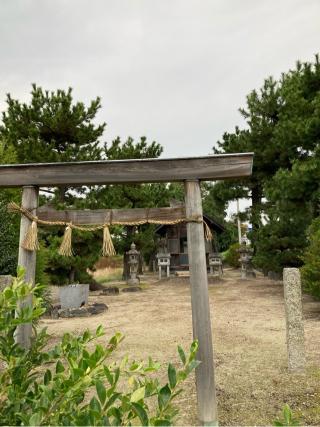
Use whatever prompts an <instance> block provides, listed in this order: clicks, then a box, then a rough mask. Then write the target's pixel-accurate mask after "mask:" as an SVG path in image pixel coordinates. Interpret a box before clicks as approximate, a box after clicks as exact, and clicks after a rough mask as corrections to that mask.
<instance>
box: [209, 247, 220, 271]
mask: <svg viewBox="0 0 320 427" xmlns="http://www.w3.org/2000/svg"><path fill="white" fill-rule="evenodd" d="M209 267H210V274H214V273H215V272H217V273H218V275H219V277H222V274H223V268H222V259H221V256H220V254H219V253H217V252H213V253H211V254H209Z"/></svg>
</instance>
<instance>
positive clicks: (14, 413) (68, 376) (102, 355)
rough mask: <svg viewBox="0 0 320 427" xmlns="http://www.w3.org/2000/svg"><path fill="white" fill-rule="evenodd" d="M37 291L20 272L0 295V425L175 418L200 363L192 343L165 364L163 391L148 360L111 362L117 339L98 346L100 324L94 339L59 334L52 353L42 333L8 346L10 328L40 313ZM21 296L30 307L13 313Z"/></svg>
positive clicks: (156, 367)
mask: <svg viewBox="0 0 320 427" xmlns="http://www.w3.org/2000/svg"><path fill="white" fill-rule="evenodd" d="M40 288H41V287H40V286H36V287H34V288H32V286H31V285H28V284H26V283H24V281H23V271H22V270H19V272H18V277H17V278H15V279H14V281H13V283H12V285H10V286H8V287H7V288H5V289H4V291H3V292H1V293H0V359H1V360H2V362H3V364H4V368H3V369H2V370H1V371H0V385H1V387H0V420H1V425H79V426H81V425H82V426H85V425H95V426H101V425H103V426H109V425H132V424H134V425H154V426H157V425H172V422H173V420H174V418H175V417H176V415H177V413H178V411H177V409H176V407H175V406H174V405H173V400H174V399H175V397H176V396H178V394H179V393H180V392H181V388H180V386H181V383H182V382H183V381H184V380H185V379H186V378H187V376H188V375H189V374H190V372H191V371H192V370H193V369H194V368H195V367H196V366H198V364H199V362H198V361H196V359H195V354H196V352H197V348H198V345H197V342H194V343H192V345H191V348H190V353H189V354H188V355H186V354H185V353H184V351H183V350H182V348H181V347H178V351H179V356H180V359H181V362H182V364H181V365H182V366H181V367H180V368H179V369H176V368H175V367H174V366H173V365H172V364H169V365H168V369H167V371H168V381H167V382H166V383H165V384H162V385H161V384H160V381H159V380H158V379H157V378H156V377H155V373H156V372H158V371H159V368H160V365H159V364H158V363H156V362H154V361H153V360H152V359H151V358H149V360H148V362H147V363H144V362H141V361H139V362H136V361H129V359H128V358H127V357H126V358H124V359H123V360H122V361H121V363H115V362H113V361H112V360H110V357H111V356H112V354H113V352H114V351H115V350H116V348H117V346H118V345H119V343H120V342H121V341H122V339H123V337H122V336H121V334H119V333H117V334H115V335H114V336H113V337H112V338H111V339H110V340H109V341H108V342H107V343H106V345H101V344H97V343H96V340H97V339H98V338H99V340H101V338H102V337H103V336H104V332H103V329H102V327H101V326H99V327H98V328H97V330H96V331H95V333H90V332H89V331H88V330H87V331H85V332H84V333H83V334H82V335H80V336H74V335H72V334H64V336H63V338H62V340H61V342H60V343H58V344H57V345H55V346H54V347H53V348H51V349H48V335H47V334H46V331H45V330H42V331H40V332H39V333H37V334H36V335H35V336H34V337H33V340H32V345H31V348H30V349H29V350H25V349H22V348H21V347H20V346H19V345H17V344H15V340H14V333H15V329H16V327H17V326H18V325H19V324H22V323H28V322H34V321H36V320H37V319H38V318H39V317H40V316H41V314H43V312H44V309H43V307H42V300H41V298H39V297H36V294H37V293H39V292H40ZM40 293H41V292H40ZM26 297H28V298H31V299H32V302H33V305H32V307H26V308H23V309H20V308H19V301H21V299H24V298H26ZM150 403H151V405H150ZM151 408H153V409H151Z"/></svg>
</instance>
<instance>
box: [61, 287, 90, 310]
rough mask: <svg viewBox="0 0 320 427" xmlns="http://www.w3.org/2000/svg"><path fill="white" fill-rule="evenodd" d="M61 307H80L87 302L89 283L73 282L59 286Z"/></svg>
mask: <svg viewBox="0 0 320 427" xmlns="http://www.w3.org/2000/svg"><path fill="white" fill-rule="evenodd" d="M59 297H60V305H61V308H62V309H68V308H80V307H83V306H85V305H87V304H88V297H89V285H83V284H74V285H66V286H61V287H60V288H59Z"/></svg>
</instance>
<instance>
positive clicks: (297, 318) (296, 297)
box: [283, 268, 306, 371]
mask: <svg viewBox="0 0 320 427" xmlns="http://www.w3.org/2000/svg"><path fill="white" fill-rule="evenodd" d="M283 290H284V305H285V311H286V326H287V349H288V368H289V370H290V371H302V370H304V368H305V364H306V356H305V346H304V328H303V317H302V303H301V279H300V271H299V269H298V268H284V269H283Z"/></svg>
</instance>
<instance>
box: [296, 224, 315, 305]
mask: <svg viewBox="0 0 320 427" xmlns="http://www.w3.org/2000/svg"><path fill="white" fill-rule="evenodd" d="M308 240H309V246H308V247H307V249H306V250H305V252H304V255H303V257H302V259H303V261H304V263H305V264H304V266H303V267H302V268H301V276H302V285H303V288H304V290H305V291H306V292H308V293H310V294H312V295H314V296H315V297H317V298H320V257H319V253H320V218H316V219H315V220H313V222H312V223H311V225H310V227H309V228H308Z"/></svg>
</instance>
